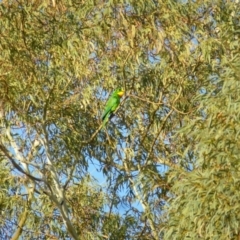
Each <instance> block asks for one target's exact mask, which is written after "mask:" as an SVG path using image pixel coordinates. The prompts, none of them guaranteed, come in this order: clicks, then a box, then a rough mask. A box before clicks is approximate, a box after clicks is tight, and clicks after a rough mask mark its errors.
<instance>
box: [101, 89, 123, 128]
mask: <svg viewBox="0 0 240 240" xmlns="http://www.w3.org/2000/svg"><path fill="white" fill-rule="evenodd" d="M123 94H124V91H123V90H122V89H121V88H118V89H116V90H115V91H114V92H113V94H112V95H111V97H110V98H109V99H108V101H107V103H106V107H105V109H104V112H103V114H102V121H103V126H104V125H105V124H106V122H107V121H108V119H109V118H111V116H112V114H113V113H114V112H115V110H116V109H117V107H118V105H119V104H120V98H121V97H122V96H123Z"/></svg>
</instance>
